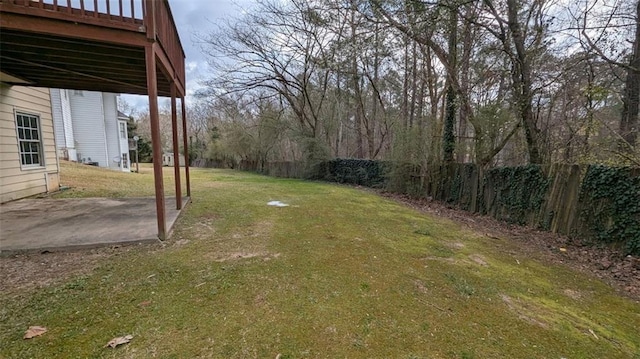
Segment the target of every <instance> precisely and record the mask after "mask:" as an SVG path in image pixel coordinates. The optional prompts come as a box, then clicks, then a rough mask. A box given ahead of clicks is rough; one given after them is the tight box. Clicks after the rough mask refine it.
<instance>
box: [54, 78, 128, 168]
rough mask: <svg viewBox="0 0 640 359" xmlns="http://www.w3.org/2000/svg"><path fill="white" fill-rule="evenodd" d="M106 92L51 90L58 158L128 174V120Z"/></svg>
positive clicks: (113, 98) (113, 97)
mask: <svg viewBox="0 0 640 359" xmlns="http://www.w3.org/2000/svg"><path fill="white" fill-rule="evenodd" d="M117 97H118V95H116V94H114V93H109V92H96V91H82V90H64V89H51V107H52V112H53V122H54V129H55V137H56V144H57V149H58V155H59V156H60V158H64V159H66V160H69V161H74V162H76V161H77V162H82V163H87V164H92V165H96V166H99V167H104V168H110V169H114V170H119V171H125V172H129V171H130V158H129V141H128V134H127V120H128V117H127V116H126V115H124V114H122V113H120V112H119V111H118V110H117Z"/></svg>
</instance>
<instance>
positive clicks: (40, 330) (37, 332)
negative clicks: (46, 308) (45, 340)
mask: <svg viewBox="0 0 640 359" xmlns="http://www.w3.org/2000/svg"><path fill="white" fill-rule="evenodd" d="M46 332H47V328H45V327H39V326H37V325H36V326H32V327H29V329H27V331H26V332H25V333H24V337H23V339H31V338H35V337H39V336H41V335H42V334H44V333H46Z"/></svg>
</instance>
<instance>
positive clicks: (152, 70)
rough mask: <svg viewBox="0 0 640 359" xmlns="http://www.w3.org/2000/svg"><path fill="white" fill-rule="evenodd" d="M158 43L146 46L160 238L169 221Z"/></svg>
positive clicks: (165, 231)
mask: <svg viewBox="0 0 640 359" xmlns="http://www.w3.org/2000/svg"><path fill="white" fill-rule="evenodd" d="M156 46H157V45H156V43H155V42H153V43H149V44H147V45H146V46H145V48H144V54H145V60H146V65H147V91H148V94H149V120H150V121H149V122H150V123H151V144H152V149H153V180H154V184H155V190H156V214H157V217H158V238H159V239H160V240H161V241H164V240H165V239H166V238H167V222H166V219H165V217H166V216H165V208H164V203H165V199H164V183H163V178H162V140H161V138H160V116H159V112H158V81H157V80H158V79H157V77H156Z"/></svg>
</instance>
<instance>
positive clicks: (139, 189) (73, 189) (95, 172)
mask: <svg viewBox="0 0 640 359" xmlns="http://www.w3.org/2000/svg"><path fill="white" fill-rule="evenodd" d="M60 167H61V177H60V184H61V185H62V186H65V187H69V188H70V189H68V190H64V191H62V192H59V193H56V194H53V195H52V197H53V198H84V197H110V198H118V197H149V196H154V195H155V187H154V183H153V165H152V164H150V163H141V164H140V173H133V172H131V173H127V172H118V171H114V170H110V169H106V168H100V167H94V166H87V165H83V164H78V163H73V162H68V161H60ZM181 171H182V172H181V176H182V180H183V181H184V169H181ZM163 179H164V180H163V182H164V188H165V195H166V196H174V195H175V187H174V186H175V182H174V173H173V167H163ZM185 188H186V186H185V185H184V184H182V192H183V193H184V192H185V191H186V189H185Z"/></svg>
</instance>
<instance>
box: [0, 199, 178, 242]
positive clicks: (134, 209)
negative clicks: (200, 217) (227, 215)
mask: <svg viewBox="0 0 640 359" xmlns="http://www.w3.org/2000/svg"><path fill="white" fill-rule="evenodd" d="M175 203H176V202H175V198H166V217H167V230H168V231H169V233H170V231H171V228H173V225H174V223H175V221H176V219H178V215H179V214H180V211H178V210H176V209H175V208H176V207H175ZM186 203H188V198H185V199H184V200H183V208H184V204H186ZM157 240H158V227H157V221H156V206H155V199H154V198H153V197H150V198H149V197H145V198H122V199H120V198H117V199H116V198H78V199H75V198H74V199H50V198H48V199H24V200H19V201H15V202H9V203H5V204H3V205H0V253H4V252H8V251H11V252H12V251H22V250H59V249H72V248H82V247H96V246H105V245H114V244H122V243H138V242H149V241H157Z"/></svg>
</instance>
